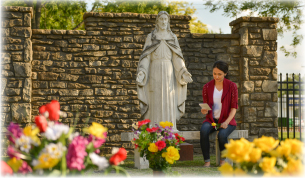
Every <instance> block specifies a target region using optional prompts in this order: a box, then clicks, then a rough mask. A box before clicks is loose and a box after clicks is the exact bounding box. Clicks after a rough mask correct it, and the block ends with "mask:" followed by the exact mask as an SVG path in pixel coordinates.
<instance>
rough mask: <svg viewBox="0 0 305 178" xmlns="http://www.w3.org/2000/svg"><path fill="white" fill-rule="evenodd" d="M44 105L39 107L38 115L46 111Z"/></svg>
mask: <svg viewBox="0 0 305 178" xmlns="http://www.w3.org/2000/svg"><path fill="white" fill-rule="evenodd" d="M46 109H47V107H46V105H42V106H40V107H39V114H41V115H43V113H45V112H46V111H47V110H46Z"/></svg>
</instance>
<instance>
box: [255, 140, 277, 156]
mask: <svg viewBox="0 0 305 178" xmlns="http://www.w3.org/2000/svg"><path fill="white" fill-rule="evenodd" d="M253 143H254V144H255V146H257V147H258V148H260V149H262V151H263V152H266V153H269V152H270V151H271V150H273V149H274V148H276V147H277V146H278V144H279V141H278V140H275V139H274V138H273V137H266V136H262V137H261V138H256V139H254V140H253Z"/></svg>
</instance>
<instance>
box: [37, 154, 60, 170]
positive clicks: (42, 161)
mask: <svg viewBox="0 0 305 178" xmlns="http://www.w3.org/2000/svg"><path fill="white" fill-rule="evenodd" d="M59 160H60V159H58V158H52V156H51V155H50V154H48V153H42V154H41V155H40V156H39V158H38V164H37V165H36V166H34V169H47V168H52V167H54V166H56V165H57V163H58V162H59Z"/></svg>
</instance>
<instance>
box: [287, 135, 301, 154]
mask: <svg viewBox="0 0 305 178" xmlns="http://www.w3.org/2000/svg"><path fill="white" fill-rule="evenodd" d="M281 145H283V146H284V145H286V146H287V145H289V146H290V147H291V154H293V155H298V154H302V148H303V145H304V143H303V142H301V141H299V140H297V139H289V138H288V139H286V140H285V141H282V142H281Z"/></svg>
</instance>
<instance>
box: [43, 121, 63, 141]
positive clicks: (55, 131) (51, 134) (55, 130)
mask: <svg viewBox="0 0 305 178" xmlns="http://www.w3.org/2000/svg"><path fill="white" fill-rule="evenodd" d="M48 125H49V127H48V128H47V130H46V131H45V133H44V135H45V137H46V138H47V139H48V140H57V139H58V138H59V137H60V136H61V134H63V133H64V134H68V132H69V126H67V125H64V124H54V125H52V124H51V123H50V124H48Z"/></svg>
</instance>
